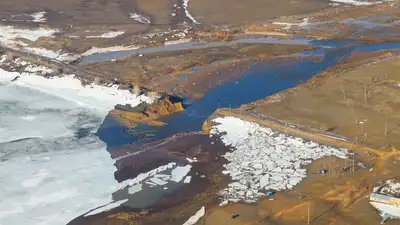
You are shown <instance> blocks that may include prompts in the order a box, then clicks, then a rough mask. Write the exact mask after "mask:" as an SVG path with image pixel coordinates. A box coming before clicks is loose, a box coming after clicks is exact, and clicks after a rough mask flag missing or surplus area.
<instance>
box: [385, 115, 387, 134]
mask: <svg viewBox="0 0 400 225" xmlns="http://www.w3.org/2000/svg"><path fill="white" fill-rule="evenodd" d="M386 135H387V115H385V136H386Z"/></svg>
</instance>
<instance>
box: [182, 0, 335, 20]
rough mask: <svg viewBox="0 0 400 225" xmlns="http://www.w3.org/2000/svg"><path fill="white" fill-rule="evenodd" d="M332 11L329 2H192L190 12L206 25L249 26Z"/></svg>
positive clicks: (224, 0) (300, 0) (251, 0)
mask: <svg viewBox="0 0 400 225" xmlns="http://www.w3.org/2000/svg"><path fill="white" fill-rule="evenodd" d="M325 7H328V2H324V1H314V0H297V1H291V0H284V1H279V2H277V1H274V0H267V1H266V0H250V1H240V0H221V1H213V0H191V1H190V3H189V10H190V12H192V14H193V15H194V17H195V18H197V19H198V20H199V21H200V22H201V23H205V24H247V23H252V22H258V21H262V20H268V19H272V18H274V17H277V16H288V15H294V14H302V13H306V12H313V11H316V10H320V9H323V8H325Z"/></svg>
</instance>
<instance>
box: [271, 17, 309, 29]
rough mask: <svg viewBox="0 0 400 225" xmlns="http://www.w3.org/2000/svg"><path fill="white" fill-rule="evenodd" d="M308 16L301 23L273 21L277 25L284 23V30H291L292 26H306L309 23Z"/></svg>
mask: <svg viewBox="0 0 400 225" xmlns="http://www.w3.org/2000/svg"><path fill="white" fill-rule="evenodd" d="M308 20H309V19H308V18H305V19H303V22H301V23H283V22H273V23H272V24H276V25H282V26H285V27H284V28H283V29H284V30H289V29H290V28H292V27H304V26H306V25H307V24H308Z"/></svg>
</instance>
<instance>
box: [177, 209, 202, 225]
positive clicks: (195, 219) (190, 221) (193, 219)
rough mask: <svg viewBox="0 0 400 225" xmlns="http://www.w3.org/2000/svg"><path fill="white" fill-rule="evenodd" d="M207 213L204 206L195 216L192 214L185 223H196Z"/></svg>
mask: <svg viewBox="0 0 400 225" xmlns="http://www.w3.org/2000/svg"><path fill="white" fill-rule="evenodd" d="M205 214H206V208H205V207H204V206H203V207H201V208H200V209H199V210H198V211H197V212H196V213H195V214H194V215H193V216H191V217H190V218H189V219H188V220H187V221H186V222H185V223H184V224H183V225H194V224H196V223H197V221H199V219H200V218H201V217H203V216H204V215H205Z"/></svg>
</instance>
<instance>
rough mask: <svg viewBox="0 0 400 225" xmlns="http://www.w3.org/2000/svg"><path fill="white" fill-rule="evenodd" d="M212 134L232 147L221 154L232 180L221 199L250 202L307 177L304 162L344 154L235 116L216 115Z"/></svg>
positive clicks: (226, 172)
mask: <svg viewBox="0 0 400 225" xmlns="http://www.w3.org/2000/svg"><path fill="white" fill-rule="evenodd" d="M214 122H216V123H218V125H215V126H213V128H212V129H211V134H212V135H214V134H219V135H220V138H221V140H222V142H223V143H224V144H225V145H227V146H231V147H232V149H233V150H232V151H231V152H228V153H226V154H225V155H224V157H225V158H226V159H227V160H228V161H229V163H228V164H226V165H224V168H225V170H224V171H223V174H229V175H230V176H231V178H232V180H233V182H232V183H230V184H229V185H228V188H226V189H224V190H222V191H221V192H220V195H221V197H222V200H223V202H226V201H228V202H238V201H240V200H244V201H245V202H248V203H252V202H255V201H257V200H258V199H259V198H261V197H262V196H265V191H268V190H275V191H279V190H286V189H291V188H293V187H294V186H295V185H296V184H298V183H299V182H300V181H301V180H302V179H304V178H305V177H307V173H306V169H304V168H303V166H304V165H307V164H310V163H311V162H312V160H315V159H319V158H322V157H324V156H331V155H332V156H337V157H339V158H346V155H347V150H346V149H335V148H331V147H328V146H324V145H319V144H317V143H314V142H306V141H304V140H302V139H301V138H295V137H291V136H287V135H285V134H280V133H275V132H273V131H272V130H271V129H269V128H266V127H262V126H260V125H259V124H257V123H252V122H247V121H243V120H241V119H239V118H235V117H225V118H216V119H214Z"/></svg>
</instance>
